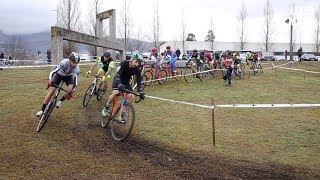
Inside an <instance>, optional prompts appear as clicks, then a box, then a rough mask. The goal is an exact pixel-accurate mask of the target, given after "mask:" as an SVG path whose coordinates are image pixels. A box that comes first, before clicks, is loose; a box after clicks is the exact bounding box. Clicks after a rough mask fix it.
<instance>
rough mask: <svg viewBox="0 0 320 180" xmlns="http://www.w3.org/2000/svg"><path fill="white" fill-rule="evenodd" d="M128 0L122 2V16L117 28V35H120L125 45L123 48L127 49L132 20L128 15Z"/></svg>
mask: <svg viewBox="0 0 320 180" xmlns="http://www.w3.org/2000/svg"><path fill="white" fill-rule="evenodd" d="M129 7H130V0H124V4H123V12H122V18H121V20H120V22H121V24H120V26H121V27H120V28H119V30H120V31H119V35H120V37H121V41H122V43H123V44H124V45H125V49H126V50H127V46H128V43H129V39H130V36H131V30H132V21H131V17H130V11H129Z"/></svg>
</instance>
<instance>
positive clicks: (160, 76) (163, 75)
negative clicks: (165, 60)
mask: <svg viewBox="0 0 320 180" xmlns="http://www.w3.org/2000/svg"><path fill="white" fill-rule="evenodd" d="M166 78H167V71H166V70H164V69H161V70H158V72H157V79H159V80H158V83H159V84H160V85H161V84H164V83H165V82H166V81H167V79H166Z"/></svg>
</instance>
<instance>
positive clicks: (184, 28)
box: [181, 11, 187, 55]
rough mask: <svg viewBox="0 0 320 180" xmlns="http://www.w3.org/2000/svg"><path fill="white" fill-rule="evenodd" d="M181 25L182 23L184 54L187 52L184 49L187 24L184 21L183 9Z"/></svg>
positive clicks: (183, 48)
mask: <svg viewBox="0 0 320 180" xmlns="http://www.w3.org/2000/svg"><path fill="white" fill-rule="evenodd" d="M181 22H182V23H181V25H182V34H181V35H182V37H181V39H182V55H184V54H186V52H187V49H186V28H187V25H186V23H185V22H184V11H182V21H181Z"/></svg>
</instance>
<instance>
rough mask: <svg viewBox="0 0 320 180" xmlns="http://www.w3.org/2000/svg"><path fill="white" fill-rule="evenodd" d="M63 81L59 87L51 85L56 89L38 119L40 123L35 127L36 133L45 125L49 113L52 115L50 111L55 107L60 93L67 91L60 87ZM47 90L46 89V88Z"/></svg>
mask: <svg viewBox="0 0 320 180" xmlns="http://www.w3.org/2000/svg"><path fill="white" fill-rule="evenodd" d="M63 83H64V82H63V81H62V82H61V83H60V85H59V86H57V85H55V84H52V86H53V87H56V88H57V89H56V91H55V92H54V94H53V96H52V97H51V99H50V101H49V103H48V105H47V106H46V108H45V109H44V111H43V114H42V116H41V118H40V121H39V123H38V126H37V132H40V131H41V129H42V128H43V126H44V125H45V124H46V122H47V120H48V118H49V117H50V115H51V113H52V110H53V108H54V107H55V105H56V103H57V99H58V96H59V94H60V91H61V90H63V91H65V92H68V90H66V89H64V88H63V87H62V85H63ZM47 89H48V88H47Z"/></svg>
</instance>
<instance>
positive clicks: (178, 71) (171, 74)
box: [164, 62, 182, 81]
mask: <svg viewBox="0 0 320 180" xmlns="http://www.w3.org/2000/svg"><path fill="white" fill-rule="evenodd" d="M164 70H165V71H167V79H169V78H170V77H174V78H175V79H176V80H177V81H178V80H181V78H182V77H181V76H180V75H182V70H181V69H180V68H176V72H173V71H172V69H171V66H170V64H169V62H168V63H167V64H166V66H165V69H164Z"/></svg>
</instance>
